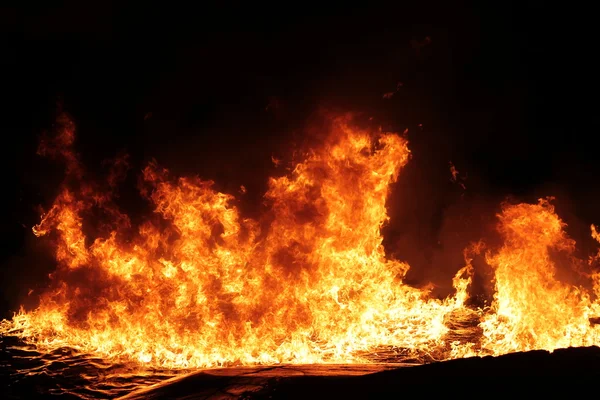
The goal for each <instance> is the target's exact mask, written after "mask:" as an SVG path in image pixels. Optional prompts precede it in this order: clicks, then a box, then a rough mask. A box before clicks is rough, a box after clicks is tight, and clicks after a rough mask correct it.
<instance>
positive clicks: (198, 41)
mask: <svg viewBox="0 0 600 400" xmlns="http://www.w3.org/2000/svg"><path fill="white" fill-rule="evenodd" d="M423 3H425V2H423ZM479 3H484V2H479ZM548 3H550V2H548ZM218 4H219V5H217V4H216V3H215V4H210V3H206V4H204V3H203V5H200V6H196V7H195V8H192V7H189V8H188V9H184V8H180V9H176V8H174V7H167V6H162V7H153V6H149V5H144V4H142V3H140V5H136V6H133V5H132V6H123V5H120V4H119V3H116V2H115V3H111V2H108V1H105V2H101V3H98V4H91V3H89V4H88V3H84V2H74V1H63V2H53V4H52V5H47V6H44V7H42V8H36V7H34V6H33V5H32V4H23V5H21V6H19V7H14V8H7V7H4V8H2V9H0V27H1V29H2V35H1V37H0V72H1V79H2V88H1V90H0V96H1V97H2V105H1V106H2V108H1V110H2V114H3V117H2V124H1V129H2V149H3V151H2V156H1V158H0V160H1V171H2V188H3V190H2V198H3V200H4V201H3V205H2V209H1V210H2V211H1V212H2V218H1V227H0V243H1V249H2V251H1V255H0V263H1V265H2V268H1V275H0V276H1V279H2V284H1V285H0V286H1V287H0V290H2V296H0V310H2V312H3V314H4V315H5V316H6V315H9V311H10V310H14V309H15V307H18V305H19V304H22V303H27V299H26V298H25V297H26V294H27V292H28V290H29V289H36V290H39V288H41V287H43V285H44V284H45V282H46V280H47V279H46V275H47V273H48V272H49V271H51V270H52V269H53V268H54V267H55V265H54V263H53V261H52V257H51V253H50V250H49V249H48V248H47V246H45V245H44V241H43V240H42V241H40V240H36V239H35V238H34V237H33V234H32V233H31V226H32V225H34V224H35V223H37V222H38V220H39V210H38V208H37V207H38V206H40V205H41V206H42V207H48V205H50V204H51V202H52V200H53V197H54V196H55V195H56V193H57V190H58V187H59V185H60V182H61V180H62V178H63V170H62V166H61V165H59V164H57V163H55V162H52V161H49V160H46V159H43V158H41V157H39V156H37V155H36V146H37V143H38V140H39V135H40V134H41V133H42V132H43V131H44V130H48V129H50V128H51V126H52V123H53V121H54V118H55V116H56V112H57V104H62V107H63V108H64V110H65V111H67V112H68V113H69V114H70V115H72V116H73V118H74V120H75V123H76V125H77V142H76V149H77V151H78V152H79V153H80V154H81V157H82V159H83V161H84V163H85V164H86V166H87V167H88V168H89V170H90V171H92V172H98V173H99V172H100V171H101V161H102V160H104V159H107V158H110V157H113V156H115V155H116V154H117V153H119V152H121V151H125V152H127V153H129V154H130V155H131V159H132V166H133V168H132V172H131V174H132V175H133V176H134V177H135V174H137V173H139V171H140V169H141V168H142V167H143V165H144V163H145V162H147V161H148V160H150V159H151V158H153V157H154V158H156V159H157V160H158V161H159V162H160V163H161V164H162V165H164V166H166V167H168V168H170V169H171V170H173V171H174V172H175V173H176V174H198V175H200V176H201V177H203V178H206V179H214V180H215V181H216V182H217V184H216V185H217V188H218V189H220V190H223V191H226V192H229V193H233V194H236V193H237V190H238V188H239V185H241V184H244V185H245V186H246V187H247V188H248V193H247V195H246V197H245V198H244V200H243V201H242V202H241V204H240V207H241V208H242V210H243V211H244V212H245V213H247V214H249V215H252V213H253V212H257V210H259V209H260V203H261V195H262V193H263V192H264V188H265V187H266V186H265V184H266V180H267V177H268V176H269V175H272V174H274V173H278V172H277V171H276V170H275V168H274V167H273V165H272V163H271V155H277V156H278V155H285V152H286V151H288V150H286V149H290V148H291V146H292V144H293V143H296V142H298V141H301V139H302V133H301V132H302V131H303V129H304V128H305V127H306V125H307V123H308V121H310V120H311V117H312V116H313V115H314V113H315V112H316V111H317V110H318V109H319V107H323V106H326V107H333V108H338V109H342V110H347V111H358V112H362V113H365V114H366V115H370V116H373V118H374V120H375V121H380V122H381V125H382V126H383V127H384V128H385V129H391V130H395V131H400V132H402V131H403V130H404V129H406V128H408V130H409V133H408V138H409V140H410V142H411V145H410V147H411V150H412V151H413V154H414V157H413V159H412V160H411V163H410V164H409V166H407V167H406V170H405V171H404V173H403V174H402V177H401V179H400V181H399V183H398V184H397V185H396V186H395V189H394V193H393V194H392V197H391V199H390V203H389V204H390V214H391V217H392V220H391V223H390V225H389V226H388V227H387V228H386V231H385V234H386V236H385V237H386V242H385V243H386V249H387V251H388V252H389V253H390V254H393V255H395V256H397V257H399V258H401V259H406V260H408V261H409V262H410V263H411V265H413V271H412V272H411V275H409V277H408V278H409V282H413V283H414V284H419V283H422V282H424V281H426V280H429V279H433V280H436V279H437V280H438V281H439V282H447V281H448V278H449V276H451V275H452V274H453V273H454V271H456V270H457V269H458V268H459V267H460V266H461V257H462V255H461V250H462V247H464V245H466V244H467V243H468V241H470V240H473V239H476V238H477V237H479V236H481V235H482V234H483V233H484V231H485V230H486V229H488V228H489V225H490V224H491V223H493V218H494V213H496V212H497V211H498V205H499V203H500V201H502V200H503V199H504V198H506V196H514V197H515V198H516V199H518V200H523V201H535V199H536V198H538V197H540V196H547V195H555V196H557V197H558V199H557V200H556V204H557V207H558V210H559V212H560V213H561V215H562V216H563V217H564V219H565V220H566V221H567V222H568V223H569V229H570V230H569V233H570V234H571V235H572V236H574V237H576V238H580V237H587V236H588V233H589V223H592V222H595V223H600V211H599V209H598V207H597V205H596V204H597V201H596V198H597V196H598V194H599V193H598V190H597V188H596V185H597V177H598V176H599V175H598V172H599V171H600V170H599V167H598V163H597V162H596V157H595V154H596V151H597V150H596V149H597V147H596V145H595V136H596V125H597V124H596V120H597V118H598V113H597V104H598V101H597V99H596V97H597V93H598V86H599V85H598V77H597V76H598V73H597V71H598V64H597V62H595V61H594V59H595V58H597V57H596V54H595V53H596V51H597V50H596V49H597V40H596V34H595V32H593V22H594V21H592V17H593V16H592V15H591V11H590V10H586V9H585V8H580V9H577V8H575V7H572V8H570V9H567V8H565V6H564V5H562V6H561V7H560V8H559V7H558V6H550V5H548V4H546V2H542V1H537V2H535V1H525V2H494V3H493V4H491V3H490V4H486V5H484V4H479V5H472V4H467V3H466V2H444V3H442V4H443V5H437V4H434V3H431V2H426V4H419V3H418V2H395V5H394V6H393V7H392V6H389V5H378V4H372V5H369V6H350V5H348V4H339V5H335V6H334V5H328V6H324V5H323V4H320V5H309V4H303V5H302V7H299V6H294V5H291V4H284V3H280V4H265V5H262V6H257V5H254V4H253V5H252V6H242V5H239V4H235V3H218ZM426 38H429V39H430V41H429V42H427V39H426ZM398 82H402V83H403V86H402V87H401V88H400V89H399V90H398V91H397V92H396V93H395V94H394V96H393V97H392V98H390V99H384V98H383V94H384V93H386V92H390V91H394V90H395V89H396V84H397V83H398ZM269 105H270V106H269ZM275 105H278V106H277V107H275ZM268 106H269V107H268ZM419 124H422V127H419ZM449 161H452V162H453V163H454V164H455V165H456V167H457V168H458V170H459V171H460V172H461V174H462V176H464V174H465V173H466V176H467V179H466V181H464V183H465V185H466V187H467V189H466V190H463V189H462V188H460V186H458V185H457V184H456V183H452V182H450V179H449V178H450V172H449V164H448V163H449ZM134 181H135V180H134V178H132V182H134ZM130 183H131V182H130ZM123 190H124V194H123V199H124V200H123V202H124V204H123V205H124V207H125V208H127V207H129V208H131V209H132V212H134V213H135V211H136V210H137V209H138V207H137V205H138V203H137V202H136V200H135V195H134V192H135V188H134V187H133V185H131V187H129V188H128V187H125V188H123ZM128 191H130V192H131V193H129V192H128ZM128 199H129V200H128ZM582 246H583V247H584V248H586V244H585V243H584V244H582ZM589 251H591V250H589ZM439 284H440V285H442V286H443V284H442V283H439Z"/></svg>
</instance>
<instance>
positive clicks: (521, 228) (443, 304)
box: [0, 116, 600, 368]
mask: <svg viewBox="0 0 600 400" xmlns="http://www.w3.org/2000/svg"><path fill="white" fill-rule="evenodd" d="M74 129H75V127H74V124H73V123H72V122H71V120H69V119H68V118H66V117H65V116H62V117H61V120H59V126H58V128H57V131H58V132H57V135H56V137H55V138H54V139H51V140H45V141H43V142H42V146H41V147H40V154H47V155H51V156H55V157H59V158H62V159H63V160H64V161H65V163H66V165H67V179H66V181H65V185H64V187H63V190H62V192H61V193H60V194H59V195H58V197H57V198H56V200H55V201H54V204H53V205H52V207H51V208H50V209H49V210H48V211H47V212H46V213H45V214H44V215H43V216H42V218H41V221H40V223H39V224H38V225H37V226H35V227H34V228H33V232H34V234H35V235H36V236H49V237H50V238H51V239H52V240H54V241H55V243H56V254H55V256H56V260H57V262H58V264H59V267H58V269H57V270H56V272H55V273H54V274H53V275H52V278H53V286H52V288H51V289H50V290H48V291H47V292H46V293H45V294H43V295H42V297H41V298H40V305H39V307H38V308H37V309H35V310H32V311H25V310H21V311H20V312H19V313H18V314H16V315H15V316H14V318H13V319H12V320H11V321H3V322H2V324H1V325H0V334H5V335H8V334H10V335H17V336H20V337H22V338H24V339H25V340H27V341H28V342H31V343H33V344H35V345H36V346H37V347H38V348H40V349H46V350H52V349H55V348H59V347H63V346H68V347H71V348H75V349H77V350H80V351H82V352H86V353H91V354H94V355H97V356H100V357H104V358H107V359H114V360H118V361H124V362H134V363H140V364H142V365H147V366H151V367H164V368H199V367H214V366H222V365H233V364H237V365H249V364H275V363H331V362H337V363H339V362H344V363H356V362H369V361H370V360H372V358H373V355H374V354H377V353H378V352H380V351H384V350H385V349H395V350H396V351H398V352H400V351H402V352H404V354H409V355H411V356H414V357H421V356H423V355H425V354H427V355H429V356H430V357H433V358H434V359H446V358H454V357H464V356H468V355H477V354H493V355H498V354H503V353H507V352H513V351H520V350H529V349H548V350H553V349H556V348H560V347H567V346H583V345H592V344H600V335H599V330H598V328H597V327H596V326H595V325H593V324H592V323H591V322H590V318H593V317H594V316H597V315H600V312H599V311H600V310H599V307H600V305H599V303H598V302H596V295H597V294H599V293H600V290H598V289H597V288H598V285H596V290H595V291H594V290H586V289H584V288H581V287H576V286H573V285H570V284H567V283H564V282H561V281H560V280H559V279H558V278H557V276H556V268H557V266H556V261H554V260H553V257H554V252H566V253H567V254H569V255H571V256H572V253H573V250H574V247H575V243H574V241H573V240H571V239H569V238H568V237H567V235H566V233H565V231H564V227H565V224H564V223H563V222H562V221H561V220H560V219H559V217H558V216H557V215H556V213H555V212H554V209H553V206H552V205H551V203H550V201H549V200H541V201H540V202H539V203H538V204H518V205H507V206H505V207H504V208H503V210H502V212H501V213H500V214H499V216H498V219H499V222H498V227H499V232H500V234H501V235H502V237H503V244H502V245H501V246H500V247H499V248H498V249H491V248H487V247H486V244H484V243H483V242H481V243H477V244H474V245H473V246H472V247H471V248H470V249H468V250H467V251H465V259H466V262H465V265H464V266H463V267H462V268H460V269H459V270H458V272H457V273H456V276H455V278H454V280H453V285H454V288H455V293H454V294H453V295H452V296H450V297H448V298H445V299H438V298H434V297H433V296H432V295H431V294H430V293H429V292H428V291H427V290H426V289H417V288H414V287H411V286H409V285H407V284H405V283H404V282H403V279H404V277H405V275H406V273H407V271H408V270H409V265H408V264H406V263H404V262H402V261H401V260H395V259H391V258H389V257H388V256H386V253H385V249H384V247H383V244H382V242H383V237H382V233H381V230H382V227H383V226H384V224H385V223H387V221H388V215H387V210H386V199H387V198H388V195H389V192H390V189H391V185H392V184H393V183H394V182H395V181H396V180H397V179H398V176H399V174H400V172H401V170H402V168H403V167H404V166H405V165H406V164H407V163H408V162H409V160H410V157H411V153H410V150H409V148H408V142H407V140H406V139H404V138H402V137H401V136H399V135H396V134H394V133H381V132H371V131H369V130H364V129H361V128H358V127H356V126H354V125H353V124H352V119H351V118H350V117H348V116H343V117H337V118H334V119H333V120H332V122H331V127H330V132H329V135H328V136H327V139H326V140H325V141H324V142H323V143H322V144H321V145H320V146H317V148H314V149H312V150H310V151H308V152H307V153H306V154H304V157H303V159H302V160H300V161H297V162H296V163H295V164H294V166H293V168H292V169H291V170H290V172H289V174H287V175H284V176H280V177H276V178H270V180H269V185H268V190H267V192H266V194H265V201H266V203H267V205H268V210H267V211H266V212H265V215H264V217H263V218H261V219H258V220H253V219H249V218H245V217H244V216H243V215H241V214H240V211H239V210H238V208H237V207H236V206H235V197H234V196H233V195H231V194H226V193H220V192H218V191H217V190H215V189H214V184H213V182H211V181H206V180H202V179H200V178H197V177H181V178H177V177H174V176H172V174H171V173H170V172H169V171H168V170H167V169H165V168H163V167H161V166H160V165H158V164H157V163H156V162H152V163H150V164H149V165H148V166H146V167H145V168H144V169H143V171H142V174H141V177H142V184H141V193H142V195H144V196H145V197H146V198H147V199H148V201H149V202H151V204H152V206H153V209H154V213H153V215H151V216H148V217H147V218H146V220H145V221H144V222H143V223H141V224H138V225H137V226H134V225H133V224H132V223H131V221H130V219H129V218H128V217H127V215H125V214H123V213H122V212H121V211H120V210H119V209H118V207H117V206H116V202H115V201H114V199H115V196H116V192H115V190H116V187H117V186H118V185H117V183H118V180H119V179H120V178H122V176H123V171H124V169H126V168H127V160H126V159H124V158H123V159H119V160H118V161H116V162H114V163H113V170H112V171H111V173H110V175H109V178H108V180H107V184H101V183H95V184H92V183H89V182H84V181H82V176H83V174H82V172H81V171H82V168H83V167H82V166H81V165H80V162H79V159H78V157H77V155H76V154H75V153H74V152H73V151H72V145H73V142H74ZM244 192H245V189H242V190H241V193H242V194H243V193H244ZM98 211H101V213H102V215H103V216H104V219H106V220H107V221H108V222H106V223H104V224H102V226H101V228H99V230H98V233H97V235H96V236H95V237H91V236H90V234H89V233H86V232H85V230H84V221H85V220H86V218H89V217H90V215H91V214H93V213H94V212H95V213H96V214H94V215H97V214H98ZM592 230H593V234H594V235H595V236H594V237H595V238H598V237H599V236H598V234H596V231H595V230H594V228H593V227H592ZM486 248H487V250H486V253H485V260H486V262H487V264H488V265H489V266H490V267H491V268H493V270H494V272H495V290H496V291H495V295H494V299H493V302H492V304H491V305H490V306H489V307H486V308H483V309H476V308H475V307H474V306H472V305H471V304H470V303H469V288H470V283H471V278H472V275H473V270H474V268H473V266H472V265H471V261H472V258H473V257H475V256H476V255H477V254H480V253H482V252H483V250H485V249H486ZM570 259H574V257H571V258H570ZM573 262H574V261H573ZM594 262H595V259H594V260H591V263H592V264H593V263H594ZM590 279H591V281H593V282H600V279H598V278H597V277H596V275H593V274H591V275H590ZM473 318H475V319H476V323H475V325H477V326H474V327H468V326H467V325H465V321H468V320H470V319H473ZM461 326H463V328H460V327H461ZM456 327H459V328H458V330H457V329H456ZM457 332H458V336H459V337H458V338H457ZM461 335H462V336H461Z"/></svg>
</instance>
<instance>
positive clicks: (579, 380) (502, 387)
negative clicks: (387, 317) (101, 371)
mask: <svg viewBox="0 0 600 400" xmlns="http://www.w3.org/2000/svg"><path fill="white" fill-rule="evenodd" d="M598 362H600V349H599V348H597V347H588V348H577V349H565V350H557V351H555V352H553V353H548V352H546V351H532V352H527V353H516V354H509V355H505V356H500V357H496V358H493V357H484V358H468V359H460V360H452V361H446V362H440V363H433V364H427V365H423V366H416V367H397V368H395V369H385V370H383V371H380V372H375V373H368V374H365V375H358V374H359V373H367V372H368V371H369V367H368V366H366V367H365V366H362V367H361V366H354V368H353V366H347V367H345V368H344V367H339V366H334V367H332V368H330V370H329V371H328V369H327V367H326V366H321V367H319V366H317V367H310V366H296V367H294V366H289V367H274V368H270V369H266V368H265V369H263V370H260V368H257V369H255V370H254V371H251V370H240V371H235V370H233V371H214V372H211V371H207V372H206V373H196V374H193V375H189V376H187V377H185V378H183V379H177V380H176V381H173V382H169V383H165V384H159V385H158V386H157V387H155V388H153V389H151V390H145V391H140V392H137V393H132V394H130V395H127V396H125V397H123V398H122V399H123V400H125V399H129V400H133V399H149V400H161V399H186V400H213V399H236V398H243V399H257V400H258V399H265V400H266V399H315V400H316V399H367V398H369V399H371V398H387V397H388V396H389V397H394V398H400V397H404V396H410V397H413V396H425V397H427V398H431V397H433V396H436V397H437V396H442V397H448V398H455V397H459V398H482V397H483V398H485V397H488V396H490V397H494V396H498V395H511V396H523V395H527V396H535V397H541V396H545V395H552V396H553V397H554V396H557V395H567V396H569V397H572V396H577V395H582V394H587V393H594V390H595V389H594V385H595V382H596V379H598V377H599V376H600V370H599V369H598ZM388 368H389V367H388ZM372 369H374V370H375V369H377V366H374V367H372Z"/></svg>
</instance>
